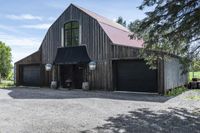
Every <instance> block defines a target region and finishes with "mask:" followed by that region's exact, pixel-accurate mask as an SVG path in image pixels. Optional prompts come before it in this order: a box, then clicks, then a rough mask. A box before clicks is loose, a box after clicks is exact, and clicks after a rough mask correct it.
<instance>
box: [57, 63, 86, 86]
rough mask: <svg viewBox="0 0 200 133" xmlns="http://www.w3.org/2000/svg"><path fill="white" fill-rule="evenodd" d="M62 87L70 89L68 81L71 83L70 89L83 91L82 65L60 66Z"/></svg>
mask: <svg viewBox="0 0 200 133" xmlns="http://www.w3.org/2000/svg"><path fill="white" fill-rule="evenodd" d="M60 68H61V70H60V75H61V85H62V87H64V88H68V87H69V83H68V81H71V83H70V88H75V89H81V88H82V82H83V67H82V66H80V65H61V66H60Z"/></svg>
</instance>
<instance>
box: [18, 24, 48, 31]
mask: <svg viewBox="0 0 200 133" xmlns="http://www.w3.org/2000/svg"><path fill="white" fill-rule="evenodd" d="M50 26H51V24H50V23H46V24H35V25H22V26H21V27H22V28H27V29H42V30H46V29H48V28H49V27H50Z"/></svg>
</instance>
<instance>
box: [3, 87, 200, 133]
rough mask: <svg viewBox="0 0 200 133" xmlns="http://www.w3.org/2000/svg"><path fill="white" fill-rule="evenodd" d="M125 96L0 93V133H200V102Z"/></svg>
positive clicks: (38, 90) (23, 90) (33, 90)
mask: <svg viewBox="0 0 200 133" xmlns="http://www.w3.org/2000/svg"><path fill="white" fill-rule="evenodd" d="M191 95H200V91H194V90H190V91H187V92H185V93H184V94H182V95H179V96H177V97H165V96H159V95H156V94H135V93H121V92H101V91H81V90H70V91H67V90H51V89H43V88H30V87H26V88H25V87H21V88H12V89H0V133H76V132H81V133H93V132H94V133H96V132H98V133H104V132H105V133H107V132H108V133H118V132H119V133H127V132H130V133H133V132H134V133H137V132H138V133H140V132H143V133H145V132H148V133H149V132H150V133H156V132H162V133H165V132H166V133H167V132H172V133H179V132H180V133H188V132H192V133H200V101H199V100H191V99H189V98H188V96H191Z"/></svg>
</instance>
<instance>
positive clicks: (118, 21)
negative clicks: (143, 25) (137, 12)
mask: <svg viewBox="0 0 200 133" xmlns="http://www.w3.org/2000/svg"><path fill="white" fill-rule="evenodd" d="M116 22H117V23H119V24H121V25H122V26H124V27H126V21H125V20H124V19H123V18H122V17H121V16H120V17H118V19H117V20H116Z"/></svg>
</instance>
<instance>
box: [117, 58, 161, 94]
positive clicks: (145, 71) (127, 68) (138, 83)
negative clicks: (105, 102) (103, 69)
mask: <svg viewBox="0 0 200 133" xmlns="http://www.w3.org/2000/svg"><path fill="white" fill-rule="evenodd" d="M114 64H115V65H116V66H115V74H114V75H115V77H116V87H117V90H118V91H135V92H157V71H156V70H151V69H149V67H148V66H147V65H146V64H145V62H144V61H143V60H124V61H116V62H115V63H114Z"/></svg>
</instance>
